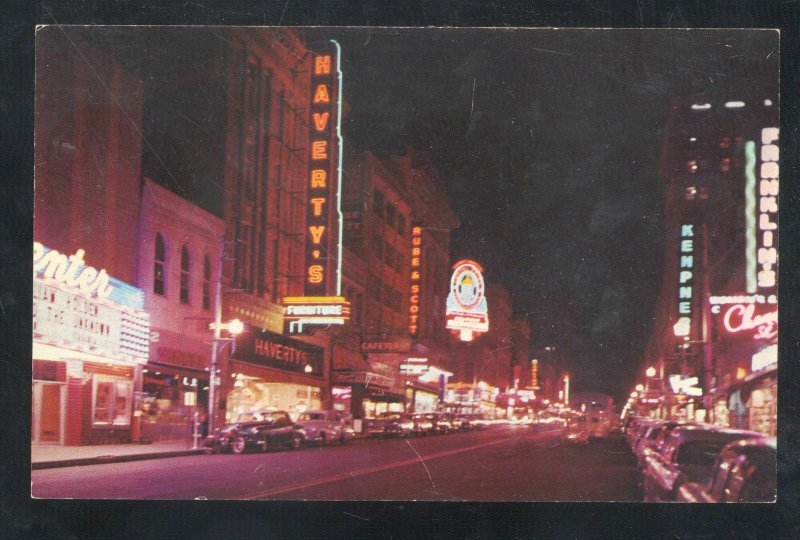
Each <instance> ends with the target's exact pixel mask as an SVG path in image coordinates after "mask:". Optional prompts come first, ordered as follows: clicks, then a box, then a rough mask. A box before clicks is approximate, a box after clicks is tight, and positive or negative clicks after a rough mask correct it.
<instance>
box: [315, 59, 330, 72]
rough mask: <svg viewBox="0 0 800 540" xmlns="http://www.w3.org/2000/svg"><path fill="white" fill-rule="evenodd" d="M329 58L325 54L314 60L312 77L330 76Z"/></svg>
mask: <svg viewBox="0 0 800 540" xmlns="http://www.w3.org/2000/svg"><path fill="white" fill-rule="evenodd" d="M330 73H331V56H330V55H329V54H325V55H322V56H317V57H316V58H315V59H314V75H330Z"/></svg>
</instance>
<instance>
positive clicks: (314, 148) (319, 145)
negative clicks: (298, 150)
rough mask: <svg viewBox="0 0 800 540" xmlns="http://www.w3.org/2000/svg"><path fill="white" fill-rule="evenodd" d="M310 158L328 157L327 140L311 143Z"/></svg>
mask: <svg viewBox="0 0 800 540" xmlns="http://www.w3.org/2000/svg"><path fill="white" fill-rule="evenodd" d="M311 159H328V141H314V142H312V143H311Z"/></svg>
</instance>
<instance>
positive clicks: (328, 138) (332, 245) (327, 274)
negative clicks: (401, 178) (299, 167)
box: [283, 40, 350, 333]
mask: <svg viewBox="0 0 800 540" xmlns="http://www.w3.org/2000/svg"><path fill="white" fill-rule="evenodd" d="M311 50H312V59H311V96H310V97H311V100H310V107H309V168H308V180H307V185H306V197H307V201H306V229H305V244H306V252H305V255H306V257H305V268H304V271H303V276H304V277H303V282H304V293H305V295H304V296H293V297H286V298H284V299H283V304H284V306H285V313H284V322H285V323H286V325H285V326H286V330H287V331H288V332H289V333H301V332H303V328H304V326H327V325H330V324H344V321H345V320H347V319H348V318H349V315H350V308H349V304H348V303H347V301H346V300H345V299H344V298H343V297H342V296H341V290H342V256H341V251H342V211H341V179H342V178H341V175H342V133H341V110H342V95H341V93H342V92H341V87H342V84H341V83H342V81H341V77H342V75H341V71H340V70H339V67H340V66H339V57H340V50H339V44H338V43H337V42H335V41H333V40H331V41H330V42H326V43H324V44H318V45H315V46H312V47H311Z"/></svg>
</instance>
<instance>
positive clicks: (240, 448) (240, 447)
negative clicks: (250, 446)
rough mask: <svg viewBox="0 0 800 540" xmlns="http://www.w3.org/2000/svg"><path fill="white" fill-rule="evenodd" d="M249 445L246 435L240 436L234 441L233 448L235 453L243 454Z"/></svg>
mask: <svg viewBox="0 0 800 540" xmlns="http://www.w3.org/2000/svg"><path fill="white" fill-rule="evenodd" d="M246 447H247V443H246V442H245V440H244V437H242V436H239V437H236V439H235V440H234V441H233V445H232V446H231V448H232V449H233V453H234V454H242V453H244V449H245V448H246Z"/></svg>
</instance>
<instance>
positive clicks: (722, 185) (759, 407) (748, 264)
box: [643, 88, 779, 434]
mask: <svg viewBox="0 0 800 540" xmlns="http://www.w3.org/2000/svg"><path fill="white" fill-rule="evenodd" d="M778 173H779V170H778V110H777V100H776V98H775V95H774V94H773V93H772V92H771V91H770V90H769V89H768V88H764V89H763V91H762V92H760V93H759V92H754V93H751V94H750V95H747V96H732V97H731V96H726V97H725V98H724V99H718V98H713V99H712V98H704V97H698V98H696V99H691V100H687V99H681V100H676V101H675V102H674V103H673V106H672V108H671V111H670V118H669V123H668V126H667V130H666V133H665V140H664V147H663V152H662V164H661V176H662V178H663V180H664V182H665V183H666V186H667V190H666V213H665V215H666V238H667V242H666V249H667V251H666V257H665V271H664V276H663V282H662V287H661V292H660V296H659V300H658V305H657V313H656V320H655V325H654V330H653V332H654V333H653V337H652V339H651V343H650V346H649V349H648V355H647V357H646V366H653V367H656V366H657V368H658V369H657V371H658V374H657V375H656V377H655V378H654V379H652V380H650V381H649V382H648V387H649V389H650V390H651V393H653V392H656V393H661V394H662V395H663V397H662V402H661V404H660V407H659V409H660V411H661V414H663V415H667V416H682V417H690V418H698V419H705V420H707V421H713V422H715V423H718V424H722V425H732V426H736V427H749V428H751V429H757V430H759V431H762V432H765V433H771V434H774V433H775V429H776V398H777V377H776V373H777V371H776V368H777V345H776V343H777V341H776V340H777V312H778V306H777V281H776V276H777V264H778V259H777V241H778V222H777V211H778V183H779V182H778V180H779V178H778V176H779V174H778ZM643 370H644V369H643ZM693 377H696V378H697V379H696V380H695V379H693ZM652 397H653V396H649V398H650V399H651V398H652Z"/></svg>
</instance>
